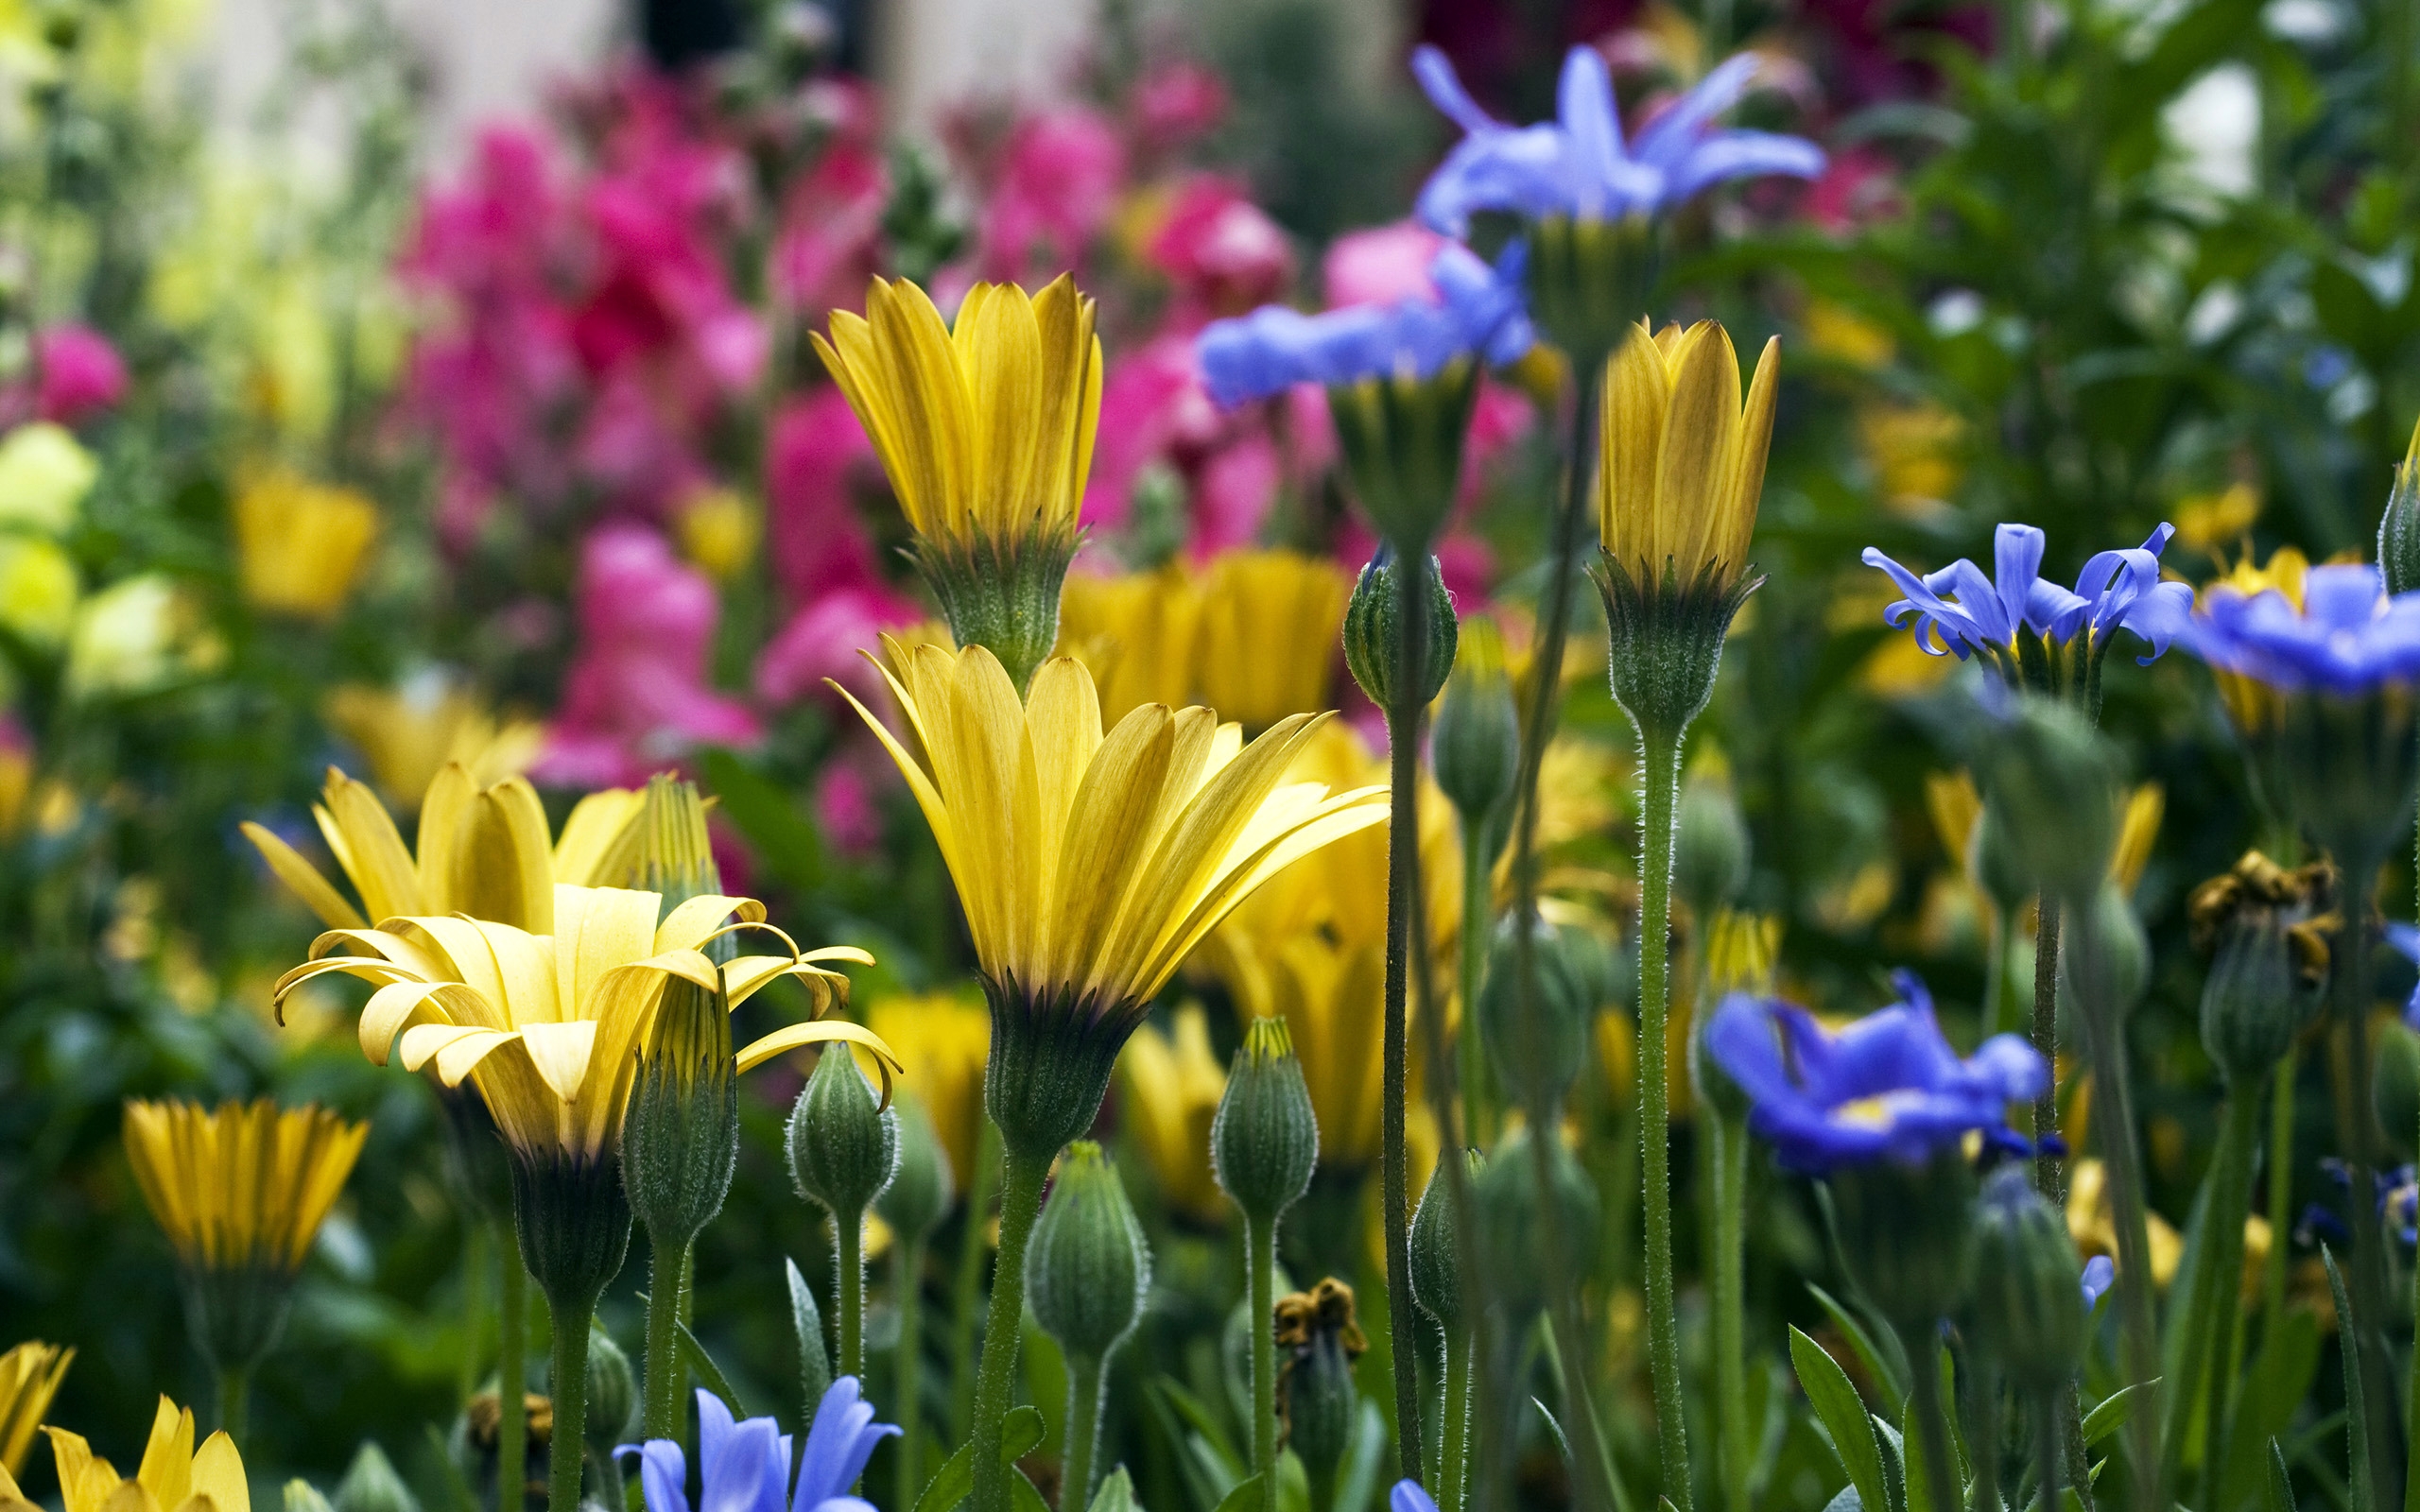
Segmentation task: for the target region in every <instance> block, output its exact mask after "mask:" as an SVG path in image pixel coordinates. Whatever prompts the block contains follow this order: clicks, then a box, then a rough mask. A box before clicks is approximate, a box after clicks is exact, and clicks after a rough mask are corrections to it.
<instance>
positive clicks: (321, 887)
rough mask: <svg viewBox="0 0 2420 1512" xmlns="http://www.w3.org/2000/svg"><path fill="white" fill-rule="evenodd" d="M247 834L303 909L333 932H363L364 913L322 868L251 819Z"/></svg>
mask: <svg viewBox="0 0 2420 1512" xmlns="http://www.w3.org/2000/svg"><path fill="white" fill-rule="evenodd" d="M243 831H244V838H246V839H248V840H250V841H251V842H252V845H253V847H254V848H255V849H256V850H258V851H260V853H261V859H262V860H263V861H266V862H268V869H269V870H271V871H272V872H275V873H276V874H277V880H278V881H280V882H282V883H284V884H285V885H286V886H287V887H289V888H291V889H292V890H293V893H294V896H295V897H297V898H300V899H301V900H302V906H303V907H305V908H308V909H309V910H311V912H313V913H315V914H317V915H319V916H320V922H322V923H324V924H326V925H328V926H329V927H330V928H332V929H360V928H362V927H364V926H365V925H366V924H367V923H368V920H366V919H363V918H362V917H361V912H360V910H358V909H356V908H354V906H353V904H351V903H349V902H345V899H344V894H342V893H340V892H338V891H337V890H336V887H335V886H334V885H332V884H330V883H329V881H328V879H327V878H325V877H322V876H320V868H317V867H315V866H313V865H311V863H309V862H308V861H305V860H303V859H302V855H301V854H300V853H299V852H298V851H295V849H294V848H293V847H292V846H290V845H287V844H286V843H285V841H284V840H282V839H280V838H279V837H278V835H277V833H276V832H275V831H273V830H270V829H269V828H268V826H266V825H261V824H255V823H253V822H252V821H251V820H250V819H246V820H245V821H244V823H243Z"/></svg>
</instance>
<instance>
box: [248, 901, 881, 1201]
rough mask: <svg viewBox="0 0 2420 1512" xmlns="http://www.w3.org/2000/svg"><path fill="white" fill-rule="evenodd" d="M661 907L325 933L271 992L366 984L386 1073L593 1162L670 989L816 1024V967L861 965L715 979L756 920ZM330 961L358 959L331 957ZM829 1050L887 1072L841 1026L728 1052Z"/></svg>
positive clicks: (713, 906) (739, 911) (688, 906)
mask: <svg viewBox="0 0 2420 1512" xmlns="http://www.w3.org/2000/svg"><path fill="white" fill-rule="evenodd" d="M661 904H662V899H661V897H660V896H659V895H658V894H655V893H651V892H639V891H635V890H632V889H628V888H621V887H574V886H567V885H557V886H556V888H555V896H554V921H555V928H554V933H553V934H552V935H551V936H549V935H540V934H535V933H532V932H530V931H527V930H523V929H516V928H514V927H513V926H512V925H510V924H497V923H491V922H488V921H487V920H485V919H471V918H465V917H462V916H461V915H453V916H448V917H439V916H424V917H412V918H391V919H388V920H387V921H386V926H387V927H385V928H380V929H334V930H330V931H328V932H327V933H326V934H324V935H321V936H320V937H319V938H318V939H317V940H315V941H314V942H313V943H312V946H311V959H310V960H308V961H305V962H304V963H303V964H302V965H301V966H298V967H296V968H294V969H293V970H292V971H288V972H286V973H285V976H283V977H281V978H279V980H278V984H277V988H276V997H277V999H278V1000H279V1001H281V1002H282V1001H283V1000H284V999H285V997H286V996H287V995H288V994H289V993H291V992H293V991H294V990H295V989H296V988H300V987H301V986H302V984H304V983H305V982H309V981H311V980H313V979H315V978H317V977H320V976H325V975H328V974H329V973H331V972H342V973H344V974H345V975H348V976H354V977H358V978H360V979H361V980H363V981H365V982H369V983H371V984H372V985H373V986H375V987H376V988H377V989H378V990H377V991H375V992H373V993H372V994H371V998H370V1002H369V1004H368V1005H367V1006H365V1007H364V1008H363V1009H362V1012H361V1024H360V1036H361V1048H362V1052H363V1053H364V1054H365V1055H367V1056H368V1057H370V1059H371V1060H372V1062H373V1063H374V1064H377V1065H381V1066H383V1065H385V1064H386V1063H387V1059H388V1057H389V1053H390V1052H391V1051H392V1050H393V1049H394V1047H395V1046H396V1044H397V1042H398V1036H400V1037H401V1040H400V1042H401V1045H402V1050H403V1060H404V1066H405V1069H406V1070H408V1071H418V1070H419V1069H420V1068H421V1067H423V1066H424V1065H429V1064H432V1063H433V1064H434V1065H435V1066H436V1067H437V1076H438V1080H440V1081H441V1082H442V1083H443V1084H444V1085H446V1086H447V1087H459V1086H460V1085H462V1083H463V1082H464V1081H465V1080H468V1081H469V1082H471V1084H472V1085H473V1086H474V1087H475V1088H476V1089H477V1091H478V1093H479V1096H480V1098H481V1100H483V1101H484V1102H485V1103H486V1104H487V1108H488V1112H489V1113H490V1115H491V1116H493V1118H494V1120H495V1123H496V1128H497V1130H498V1131H499V1132H500V1133H502V1134H503V1136H504V1138H505V1142H506V1143H508V1144H510V1145H511V1146H512V1147H513V1149H514V1150H515V1151H517V1152H518V1153H520V1154H521V1155H522V1156H523V1157H525V1158H527V1159H531V1160H541V1159H559V1160H568V1161H572V1162H590V1161H594V1160H597V1159H598V1158H600V1157H602V1156H603V1155H606V1154H608V1153H610V1152H612V1151H613V1150H614V1149H616V1148H618V1147H619V1143H620V1139H621V1133H622V1114H623V1111H624V1109H625V1108H627V1106H628V1104H629V1102H630V1095H631V1080H632V1078H633V1076H634V1074H635V1073H636V1071H637V1067H638V1059H639V1052H640V1050H641V1049H642V1048H643V1047H644V1046H645V1045H646V1044H647V1042H648V1029H649V1028H650V1027H651V1026H652V1024H653V1023H654V1022H655V1013H656V1009H657V1007H658V1006H659V1005H661V1004H662V1002H663V999H664V989H665V986H666V983H668V982H670V981H671V980H672V979H673V978H675V977H679V978H680V979H682V980H683V981H687V982H693V983H695V984H697V985H698V986H699V987H701V988H705V989H706V990H707V991H709V992H715V991H720V992H721V993H722V994H723V998H724V1002H725V1004H726V1005H727V1006H729V1007H733V1008H735V1007H737V1006H738V1005H740V1004H742V1003H745V1002H746V1001H747V1000H748V999H749V998H750V997H752V996H753V995H754V994H755V993H756V991H757V989H759V988H763V987H765V986H766V985H767V984H769V983H770V982H773V981H775V980H777V979H779V978H781V977H785V976H787V977H795V978H797V979H798V980H799V981H800V982H802V983H803V984H804V986H805V988H806V989H807V993H808V996H809V997H810V998H811V1000H812V1002H813V1009H814V1011H815V1012H816V1013H821V1012H822V1011H823V1010H824V1009H825V1008H827V1007H829V1006H830V1005H832V1004H834V1003H835V1002H837V1001H838V1000H839V999H841V998H843V997H845V996H846V994H847V990H848V978H847V977H845V976H843V975H841V974H840V973H839V972H838V971H832V970H829V969H828V968H826V967H825V966H823V965H822V964H821V963H822V962H825V961H852V962H856V964H858V965H872V964H873V957H872V956H870V955H868V954H866V953H865V952H863V951H860V950H856V949H854V948H852V947H848V946H830V947H827V948H825V949H822V950H818V951H807V952H803V953H802V952H797V951H793V952H792V953H791V954H787V955H744V956H741V957H739V958H738V959H736V960H735V961H732V962H730V963H729V964H728V965H725V966H722V967H720V968H717V966H716V965H715V963H714V962H713V961H712V960H710V959H708V958H707V956H706V955H705V954H704V948H705V947H706V946H707V945H709V944H711V943H712V942H713V941H714V940H715V939H717V938H718V937H720V936H723V935H726V934H730V933H733V932H735V931H737V930H743V929H764V928H765V927H766V926H765V924H764V919H765V909H764V905H763V904H761V903H758V902H756V901H755V900H753V899H751V898H725V897H717V896H713V895H708V896H704V897H699V898H692V899H690V900H689V901H688V902H683V903H682V904H681V905H680V906H679V907H677V908H675V909H673V910H672V911H671V913H669V914H668V915H666V916H665V917H664V921H663V922H662V923H661V924H658V923H657V922H656V918H657V915H658V913H659V911H660V909H661ZM735 917H736V919H737V920H738V922H736V923H726V922H725V921H726V920H727V919H733V918H735ZM769 932H770V933H772V934H774V935H775V936H777V937H780V938H782V939H783V940H784V942H785V943H787V936H781V935H780V932H779V931H777V930H776V931H769ZM340 946H349V947H352V949H353V950H354V952H357V953H359V954H331V953H332V952H334V951H336V950H337V948H338V947H340ZM823 1040H849V1041H852V1042H854V1043H856V1044H861V1045H864V1046H866V1047H867V1048H868V1049H870V1050H873V1051H874V1052H875V1053H876V1056H877V1058H878V1059H879V1060H880V1061H881V1062H882V1064H883V1065H884V1067H885V1069H886V1070H887V1071H889V1070H896V1069H897V1066H898V1060H897V1057H893V1056H892V1055H891V1054H890V1047H889V1046H887V1045H885V1044H883V1042H882V1041H881V1040H879V1039H878V1038H876V1037H875V1036H874V1035H873V1034H872V1033H870V1032H868V1031H867V1030H865V1029H862V1028H859V1027H858V1026H857V1025H856V1024H854V1023H849V1022H843V1021H839V1020H824V1021H821V1022H806V1023H794V1024H789V1025H787V1026H786V1027H783V1028H780V1029H776V1030H774V1031H773V1032H772V1033H771V1034H769V1035H767V1036H765V1037H764V1038H763V1039H761V1040H757V1041H756V1042H755V1043H753V1044H752V1045H749V1046H748V1047H747V1048H746V1049H744V1050H741V1051H740V1052H739V1054H738V1057H737V1063H738V1069H739V1070H741V1071H746V1070H748V1069H749V1068H751V1067H752V1066H755V1065H757V1064H759V1063H761V1062H763V1061H765V1060H768V1059H769V1058H771V1057H774V1056H777V1055H780V1054H782V1053H783V1052H784V1051H787V1050H793V1049H796V1048H798V1047H799V1046H801V1045H805V1044H813V1043H816V1042H819V1041H823ZM886 1084H887V1078H886Z"/></svg>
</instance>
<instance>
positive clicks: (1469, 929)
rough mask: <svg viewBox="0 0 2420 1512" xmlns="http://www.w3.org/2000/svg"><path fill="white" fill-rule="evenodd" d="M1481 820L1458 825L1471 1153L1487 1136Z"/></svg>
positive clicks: (1463, 1051) (1465, 1108)
mask: <svg viewBox="0 0 2420 1512" xmlns="http://www.w3.org/2000/svg"><path fill="white" fill-rule="evenodd" d="M1487 829H1488V824H1487V819H1486V817H1485V816H1480V817H1479V818H1478V820H1477V821H1476V822H1473V821H1471V820H1469V819H1467V818H1466V819H1465V820H1464V821H1463V823H1462V935H1461V940H1460V942H1459V945H1460V949H1461V961H1460V963H1459V964H1460V967H1461V992H1462V1022H1461V1029H1460V1031H1459V1032H1458V1034H1457V1036H1456V1038H1457V1039H1458V1040H1459V1041H1460V1043H1459V1044H1458V1045H1457V1046H1456V1048H1457V1049H1458V1050H1459V1052H1460V1057H1461V1076H1462V1141H1463V1143H1464V1144H1465V1145H1467V1146H1468V1147H1469V1148H1472V1149H1481V1148H1484V1147H1485V1146H1486V1144H1487V1142H1488V1136H1489V1135H1490V1133H1491V1132H1492V1130H1490V1129H1489V1127H1488V1125H1487V1057H1486V1052H1485V1049H1484V1047H1483V1046H1481V1044H1480V1043H1479V1038H1478V993H1479V988H1480V987H1481V986H1482V985H1484V983H1485V982H1486V980H1487V932H1488V925H1489V923H1490V922H1492V920H1493V915H1494V909H1493V908H1492V907H1491V906H1490V905H1491V903H1492V902H1493V901H1494V900H1492V899H1491V898H1490V897H1489V893H1490V891H1491V890H1492V889H1491V888H1490V886H1489V872H1490V869H1491V868H1489V866H1488V857H1487V854H1486V851H1487Z"/></svg>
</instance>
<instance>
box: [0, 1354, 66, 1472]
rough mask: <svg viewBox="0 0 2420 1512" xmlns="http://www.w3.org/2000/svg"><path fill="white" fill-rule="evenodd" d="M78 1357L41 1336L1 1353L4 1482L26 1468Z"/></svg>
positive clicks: (0, 1443) (0, 1445) (0, 1437)
mask: <svg viewBox="0 0 2420 1512" xmlns="http://www.w3.org/2000/svg"><path fill="white" fill-rule="evenodd" d="M75 1360H76V1351H75V1350H73V1349H62V1348H61V1347H60V1346H58V1345H56V1344H44V1343H43V1342H42V1341H41V1340H39V1339H29V1340H27V1341H26V1343H24V1344H20V1345H18V1346H17V1347H16V1348H15V1349H10V1350H9V1352H8V1353H6V1354H0V1483H6V1482H7V1481H8V1479H9V1476H11V1475H14V1474H15V1473H16V1472H17V1471H19V1470H22V1469H25V1467H26V1451H27V1450H28V1449H31V1448H32V1447H33V1442H34V1430H35V1429H37V1428H39V1427H41V1426H42V1419H43V1414H45V1413H47V1412H49V1411H50V1401H51V1399H52V1398H53V1397H56V1396H58V1395H59V1383H60V1382H61V1380H62V1379H64V1378H65V1376H66V1374H67V1367H68V1366H70V1365H72V1364H74V1363H75ZM0 1500H5V1494H0Z"/></svg>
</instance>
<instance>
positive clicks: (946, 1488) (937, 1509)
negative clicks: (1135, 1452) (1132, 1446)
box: [915, 1407, 1124, 1512]
mask: <svg viewBox="0 0 2420 1512" xmlns="http://www.w3.org/2000/svg"><path fill="white" fill-rule="evenodd" d="M1042 1436H1043V1426H1042V1410H1041V1409H1040V1408H1038V1407H1018V1408H1014V1409H1012V1410H1011V1412H1010V1413H1009V1417H1008V1421H1007V1422H1006V1423H1004V1424H1002V1425H1001V1438H1000V1458H1001V1459H1002V1460H1004V1461H1006V1462H1007V1463H1008V1464H1009V1465H1011V1466H1014V1465H1015V1464H1016V1462H1017V1461H1019V1460H1021V1459H1023V1458H1025V1457H1026V1456H1027V1455H1028V1454H1030V1453H1032V1452H1033V1451H1034V1447H1035V1446H1036V1445H1038V1444H1040V1443H1041V1442H1042ZM1119 1473H1120V1474H1123V1473H1124V1471H1123V1469H1120V1471H1119ZM1017 1479H1018V1480H1020V1481H1022V1480H1024V1479H1025V1475H1024V1472H1023V1471H1019V1472H1018V1474H1017ZM1026 1489H1027V1490H1029V1491H1031V1490H1032V1489H1033V1487H1032V1486H1027V1487H1026ZM974 1494H975V1443H974V1440H972V1439H969V1440H968V1441H967V1442H965V1443H963V1444H960V1445H959V1446H958V1449H957V1451H956V1452H954V1453H952V1454H951V1455H950V1457H949V1458H948V1459H947V1460H945V1461H943V1462H942V1468H941V1469H938V1470H935V1471H934V1472H933V1478H932V1479H931V1480H929V1481H927V1482H925V1491H924V1494H923V1495H922V1496H919V1497H917V1498H916V1507H915V1512H950V1509H951V1508H952V1507H954V1506H956V1505H958V1504H959V1503H960V1502H963V1501H965V1500H966V1499H967V1498H968V1497H970V1496H972V1495H974ZM1013 1494H1014V1490H1013V1488H1011V1495H1013ZM1035 1499H1036V1500H1037V1501H1038V1500H1040V1497H1039V1495H1038V1494H1037V1496H1036V1498H1035ZM1019 1500H1020V1501H1022V1500H1023V1499H1022V1498H1019Z"/></svg>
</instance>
